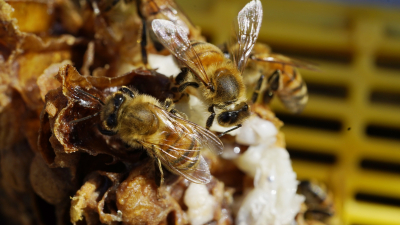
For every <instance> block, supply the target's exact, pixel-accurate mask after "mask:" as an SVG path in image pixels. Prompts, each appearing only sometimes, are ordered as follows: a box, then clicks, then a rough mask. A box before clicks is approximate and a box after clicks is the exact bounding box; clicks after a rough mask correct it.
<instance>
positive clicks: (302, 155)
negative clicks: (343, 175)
mask: <svg viewBox="0 0 400 225" xmlns="http://www.w3.org/2000/svg"><path fill="white" fill-rule="evenodd" d="M287 150H288V152H289V155H290V159H292V160H301V161H308V162H314V163H323V164H329V165H333V164H335V163H336V156H335V155H333V154H329V153H321V152H310V151H306V150H302V149H294V148H290V147H288V148H287Z"/></svg>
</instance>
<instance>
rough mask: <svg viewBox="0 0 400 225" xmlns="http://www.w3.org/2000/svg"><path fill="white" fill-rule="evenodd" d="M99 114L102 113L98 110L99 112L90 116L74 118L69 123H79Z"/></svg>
mask: <svg viewBox="0 0 400 225" xmlns="http://www.w3.org/2000/svg"><path fill="white" fill-rule="evenodd" d="M99 114H100V112H97V113H95V114H93V115H90V116H86V117H83V118H80V119H77V120H72V121H70V122H69V124H74V123H79V122H82V121H85V120H88V119H90V118H93V117H95V116H97V115H99Z"/></svg>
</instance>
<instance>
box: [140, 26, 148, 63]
mask: <svg viewBox="0 0 400 225" xmlns="http://www.w3.org/2000/svg"><path fill="white" fill-rule="evenodd" d="M146 46H147V29H146V20H145V19H142V37H141V40H140V49H141V53H142V62H143V64H144V65H145V66H146V67H147V65H148V59H147V50H146Z"/></svg>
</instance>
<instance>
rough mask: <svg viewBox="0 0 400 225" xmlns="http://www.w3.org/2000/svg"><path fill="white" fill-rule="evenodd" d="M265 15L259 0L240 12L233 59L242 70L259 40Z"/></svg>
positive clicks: (255, 0) (236, 27)
mask: <svg viewBox="0 0 400 225" xmlns="http://www.w3.org/2000/svg"><path fill="white" fill-rule="evenodd" d="M262 16H263V10H262V5H261V2H260V1H259V0H253V1H251V2H249V3H247V5H246V6H245V7H244V8H243V9H242V10H241V11H240V12H239V14H238V16H237V26H236V24H235V34H236V39H237V45H238V47H237V48H236V51H235V52H233V53H232V55H233V60H234V62H235V64H236V66H237V68H238V70H239V71H240V72H243V70H244V67H245V66H246V62H247V59H248V58H249V56H250V53H251V50H252V49H253V46H254V44H255V43H256V41H257V38H258V33H259V32H260V27H261V21H262Z"/></svg>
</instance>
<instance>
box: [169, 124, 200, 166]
mask: <svg viewBox="0 0 400 225" xmlns="http://www.w3.org/2000/svg"><path fill="white" fill-rule="evenodd" d="M166 143H168V145H166V146H168V148H166V149H164V151H165V152H166V153H167V154H170V155H171V156H173V158H175V160H174V161H170V164H171V166H172V167H174V168H177V169H180V170H192V169H193V168H195V166H197V161H198V158H199V155H200V151H198V150H197V149H199V148H200V146H199V143H198V141H197V140H196V139H195V138H194V137H191V136H189V135H187V134H186V133H185V132H183V131H182V132H181V133H174V134H170V135H168V136H167V137H166Z"/></svg>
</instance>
